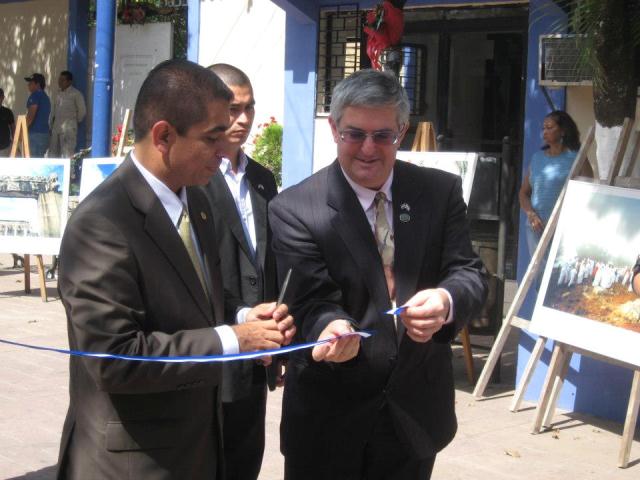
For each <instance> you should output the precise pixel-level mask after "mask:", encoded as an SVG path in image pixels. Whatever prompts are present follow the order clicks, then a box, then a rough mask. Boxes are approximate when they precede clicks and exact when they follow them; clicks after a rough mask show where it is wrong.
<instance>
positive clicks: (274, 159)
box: [252, 117, 282, 186]
mask: <svg viewBox="0 0 640 480" xmlns="http://www.w3.org/2000/svg"><path fill="white" fill-rule="evenodd" d="M259 127H260V128H261V129H262V130H261V131H260V133H259V134H258V135H257V136H256V138H255V139H254V141H253V144H254V150H253V155H252V157H253V159H254V160H255V161H256V162H258V163H259V164H261V165H263V166H264V167H266V168H268V169H269V170H271V173H273V176H274V177H275V178H276V183H277V184H278V186H281V185H282V125H280V124H279V123H278V122H277V121H276V119H275V118H274V117H271V121H270V122H269V123H263V124H261V125H259Z"/></svg>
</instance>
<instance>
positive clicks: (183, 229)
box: [178, 208, 209, 297]
mask: <svg viewBox="0 0 640 480" xmlns="http://www.w3.org/2000/svg"><path fill="white" fill-rule="evenodd" d="M190 225H191V220H190V219H189V213H188V212H187V210H186V209H184V208H183V209H182V214H181V215H180V220H179V223H178V233H179V234H180V238H181V239H182V243H184V246H185V248H186V249H187V253H189V258H191V262H192V263H193V267H194V268H195V269H196V273H197V274H198V278H199V279H200V284H201V285H202V288H203V290H204V293H205V294H206V295H207V297H208V296H209V293H208V290H207V283H206V282H205V279H204V273H203V271H202V264H201V263H200V258H198V253H197V251H196V248H195V245H194V244H193V239H192V238H191V228H190Z"/></svg>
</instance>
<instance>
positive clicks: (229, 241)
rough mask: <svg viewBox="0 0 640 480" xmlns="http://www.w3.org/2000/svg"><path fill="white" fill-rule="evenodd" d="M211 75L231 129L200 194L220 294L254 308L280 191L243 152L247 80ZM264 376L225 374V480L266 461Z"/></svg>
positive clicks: (253, 368)
mask: <svg viewBox="0 0 640 480" xmlns="http://www.w3.org/2000/svg"><path fill="white" fill-rule="evenodd" d="M209 69H210V70H211V71H213V72H214V73H215V74H216V75H218V77H220V79H222V81H223V82H224V83H225V84H226V85H227V87H228V88H229V89H230V90H231V92H232V93H233V99H232V100H231V104H230V112H231V117H230V126H229V128H228V129H227V131H226V132H225V135H224V138H223V140H222V146H221V149H222V151H223V158H222V160H221V163H220V169H219V170H218V171H217V172H216V173H215V174H214V176H213V177H212V178H211V181H210V182H209V184H208V185H207V186H206V187H205V188H204V191H205V193H206V195H207V197H208V198H209V203H210V206H211V210H212V212H213V220H214V226H215V233H216V239H217V243H218V247H219V249H220V268H221V271H222V283H223V285H224V288H225V289H226V290H227V291H229V292H231V293H232V294H233V295H234V296H236V297H238V298H240V299H242V302H243V303H244V305H245V306H248V307H252V306H254V305H256V304H258V303H261V302H264V301H273V300H275V298H276V296H277V279H276V267H275V258H274V256H273V252H272V251H271V231H270V229H269V224H268V221H267V205H268V203H269V201H270V200H271V199H272V198H273V197H274V196H275V195H276V194H277V193H278V190H277V186H276V181H275V179H274V177H273V174H272V173H271V172H270V171H269V170H267V169H266V168H264V167H263V166H261V165H260V164H258V163H256V162H255V161H254V160H252V159H251V158H249V157H248V156H247V155H246V154H245V153H244V151H243V150H242V146H243V145H244V143H245V142H246V141H247V137H248V136H249V132H250V131H251V126H252V125H253V120H254V117H255V100H254V98H253V88H252V86H251V82H250V81H249V78H248V77H247V75H246V74H245V73H244V72H243V71H241V70H240V69H238V68H236V67H234V66H232V65H228V64H224V63H220V64H216V65H212V66H211V67H209ZM238 319H239V320H242V317H241V316H239V317H238ZM229 320H233V319H229ZM273 361H274V362H276V361H277V360H276V359H275V358H274V359H273ZM265 373H266V372H265V367H264V366H263V365H262V364H260V363H258V362H256V361H252V360H250V361H245V362H233V363H227V364H225V365H224V366H223V378H224V382H223V384H222V402H223V403H222V412H223V417H224V455H225V469H226V479H227V480H256V479H257V478H258V474H259V472H260V466H261V464H262V457H263V453H264V438H265V411H266V401H267V387H266V375H265Z"/></svg>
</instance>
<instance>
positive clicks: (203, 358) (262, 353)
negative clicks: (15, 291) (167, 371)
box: [0, 330, 374, 363]
mask: <svg viewBox="0 0 640 480" xmlns="http://www.w3.org/2000/svg"><path fill="white" fill-rule="evenodd" d="M373 333H374V332H372V331H364V330H363V331H359V332H350V333H345V334H343V335H339V336H337V337H333V338H327V339H325V340H318V341H317V342H311V343H301V344H298V345H289V346H288V347H282V348H275V349H273V350H258V351H255V352H244V353H236V354H230V355H199V356H191V357H144V356H136V355H112V354H110V353H92V352H80V351H77V350H64V349H61V348H53V347H42V346H39V345H29V344H26V343H19V342H12V341H11V340H4V339H1V338H0V343H4V344H7V345H14V346H16V347H22V348H30V349H32V350H43V351H46V352H56V353H62V354H65V355H74V356H76V357H93V358H106V359H113V360H129V361H132V362H161V363H189V362H193V363H211V362H230V361H233V360H251V359H253V358H260V357H266V356H273V355H282V354H283V353H289V352H295V351H296V350H304V349H306V348H313V347H315V346H316V345H322V344H325V343H329V342H332V341H334V340H336V339H339V338H343V337H351V336H353V335H358V336H360V337H362V338H369V337H370V336H371V335H373Z"/></svg>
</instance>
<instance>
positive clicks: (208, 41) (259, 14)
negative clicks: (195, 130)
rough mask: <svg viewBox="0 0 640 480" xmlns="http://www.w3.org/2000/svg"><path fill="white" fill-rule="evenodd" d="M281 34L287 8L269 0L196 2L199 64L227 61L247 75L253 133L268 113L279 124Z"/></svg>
mask: <svg viewBox="0 0 640 480" xmlns="http://www.w3.org/2000/svg"><path fill="white" fill-rule="evenodd" d="M284 38H285V12H284V10H282V9H281V8H279V7H277V6H275V5H274V4H273V3H272V2H271V1H270V0H252V1H250V2H247V1H244V0H209V1H206V2H201V3H200V44H199V48H198V63H199V64H201V65H204V66H208V65H211V64H213V63H229V64H231V65H234V66H236V67H238V68H240V69H241V70H242V71H244V72H245V73H246V74H247V75H248V76H249V78H250V79H251V83H252V85H253V93H254V96H255V99H256V118H255V122H254V125H253V130H252V135H253V134H255V132H256V131H257V130H258V128H257V126H258V125H259V124H261V123H264V122H268V121H269V117H272V116H273V117H275V118H276V120H277V121H278V122H279V123H280V124H282V123H283V114H284ZM247 143H248V144H251V140H249V141H248V142H247Z"/></svg>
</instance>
